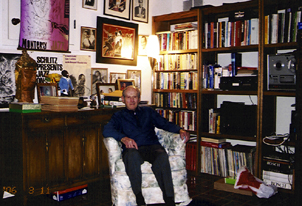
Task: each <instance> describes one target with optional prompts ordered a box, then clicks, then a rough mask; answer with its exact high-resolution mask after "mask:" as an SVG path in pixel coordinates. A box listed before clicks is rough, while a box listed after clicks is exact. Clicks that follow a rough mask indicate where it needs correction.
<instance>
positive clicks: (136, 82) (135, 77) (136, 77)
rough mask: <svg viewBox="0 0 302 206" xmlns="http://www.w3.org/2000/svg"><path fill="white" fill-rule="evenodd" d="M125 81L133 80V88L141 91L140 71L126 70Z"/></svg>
mask: <svg viewBox="0 0 302 206" xmlns="http://www.w3.org/2000/svg"><path fill="white" fill-rule="evenodd" d="M127 79H133V80H134V86H136V87H137V88H139V89H141V70H127Z"/></svg>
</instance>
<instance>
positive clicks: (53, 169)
mask: <svg viewBox="0 0 302 206" xmlns="http://www.w3.org/2000/svg"><path fill="white" fill-rule="evenodd" d="M64 140H65V137H64V132H63V131H62V130H54V131H50V132H48V135H47V138H46V152H47V153H46V154H47V170H48V174H47V179H48V185H49V186H56V185H60V184H62V183H64V181H65V179H66V176H65V173H64V172H65V171H64Z"/></svg>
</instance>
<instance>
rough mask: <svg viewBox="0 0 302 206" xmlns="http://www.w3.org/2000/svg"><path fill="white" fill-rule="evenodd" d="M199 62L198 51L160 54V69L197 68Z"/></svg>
mask: <svg viewBox="0 0 302 206" xmlns="http://www.w3.org/2000/svg"><path fill="white" fill-rule="evenodd" d="M197 64H198V56H197V53H188V54H164V55H159V61H158V69H157V70H159V71H166V70H196V69H197Z"/></svg>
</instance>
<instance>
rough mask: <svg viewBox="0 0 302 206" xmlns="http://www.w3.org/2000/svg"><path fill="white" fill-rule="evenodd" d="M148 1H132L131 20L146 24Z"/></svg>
mask: <svg viewBox="0 0 302 206" xmlns="http://www.w3.org/2000/svg"><path fill="white" fill-rule="evenodd" d="M148 16H149V0H133V3H132V20H133V21H139V22H144V23H148Z"/></svg>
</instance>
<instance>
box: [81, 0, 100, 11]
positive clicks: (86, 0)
mask: <svg viewBox="0 0 302 206" xmlns="http://www.w3.org/2000/svg"><path fill="white" fill-rule="evenodd" d="M82 1H83V8H85V9H93V10H97V6H98V5H97V3H98V0H82Z"/></svg>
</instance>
